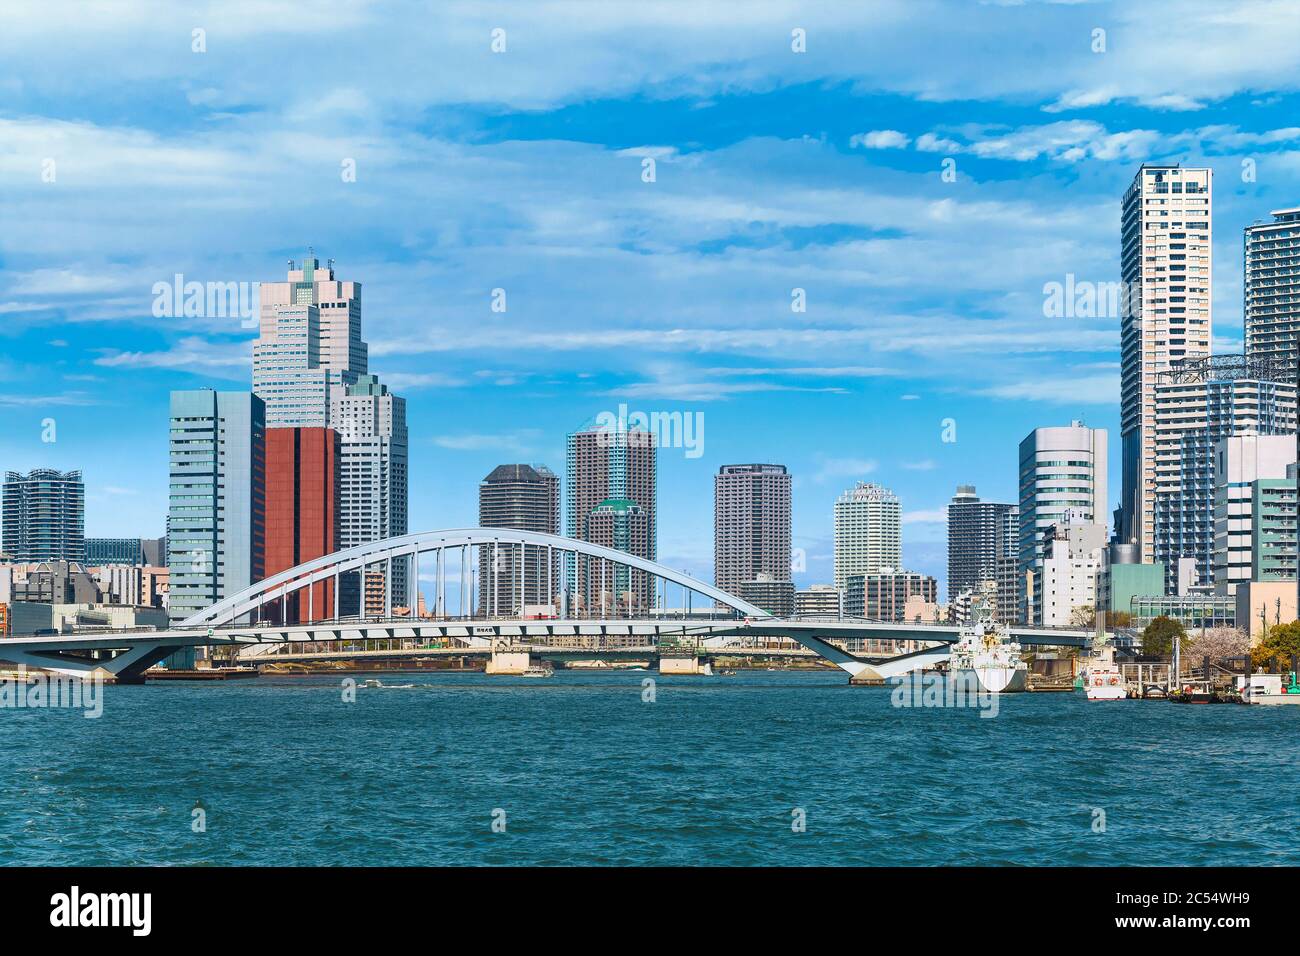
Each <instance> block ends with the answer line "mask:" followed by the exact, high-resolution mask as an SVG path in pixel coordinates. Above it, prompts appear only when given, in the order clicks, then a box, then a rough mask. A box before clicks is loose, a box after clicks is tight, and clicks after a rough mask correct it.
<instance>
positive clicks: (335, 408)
mask: <svg viewBox="0 0 1300 956" xmlns="http://www.w3.org/2000/svg"><path fill="white" fill-rule="evenodd" d="M330 423H331V424H330V427H331V428H333V429H334V430H335V431H337V432H338V435H339V454H340V467H339V549H340V550H342V549H344V548H352V547H356V546H357V545H359V544H369V543H371V542H373V541H383V540H384V539H386V538H392V537H397V536H398V535H403V534H406V533H407V531H408V527H407V521H408V516H407V494H408V482H409V475H408V472H407V433H406V400H405V399H403V398H399V397H398V396H396V395H394V394H392V393H391V392H390V391H389V390H388V386H386V385H383V384H381V383H380V382H379V380H378V379H377V378H376V377H375V376H373V375H362V376H359V377H358V379H357V381H356V382H355V383H354V384H352V385H335V386H332V387H331V389H330ZM372 570H373V571H374V573H379V572H380V571H382V570H383V566H382V565H375V566H374V567H373V569H372ZM410 577H411V569H410V568H409V567H408V565H407V562H406V561H394V562H393V587H392V600H393V605H394V606H399V605H405V606H410V603H409V602H410V596H411V595H410V593H409V582H410ZM344 585H346V586H347V590H345V592H344V597H345V600H344V601H343V603H342V604H341V605H340V607H341V609H342V611H343V613H344V614H349V613H355V612H354V611H352V610H351V609H352V608H353V607H354V606H355V600H354V599H353V598H352V595H353V593H354V592H353V591H352V590H351V589H352V588H353V587H357V586H358V585H357V582H356V581H355V580H354V579H353V578H352V577H350V576H349V577H345V578H344V579H342V580H341V581H340V587H341V588H342V587H343V586H344Z"/></svg>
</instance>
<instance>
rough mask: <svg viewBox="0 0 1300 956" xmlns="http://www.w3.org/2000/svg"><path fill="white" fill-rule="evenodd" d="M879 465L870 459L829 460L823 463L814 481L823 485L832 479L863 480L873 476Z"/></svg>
mask: <svg viewBox="0 0 1300 956" xmlns="http://www.w3.org/2000/svg"><path fill="white" fill-rule="evenodd" d="M877 467H878V463H877V462H876V461H875V460H873V459H870V458H827V459H825V460H824V461H822V463H821V467H820V468H818V470H817V472H816V474H814V475H813V481H815V482H817V483H818V484H822V483H824V482H826V481H827V480H829V479H831V478H854V479H858V480H860V479H862V478H865V477H866V476H867V475H869V474H871V473H872V472H873V471H875V470H876V468H877Z"/></svg>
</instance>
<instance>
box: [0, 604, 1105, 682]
mask: <svg viewBox="0 0 1300 956" xmlns="http://www.w3.org/2000/svg"><path fill="white" fill-rule="evenodd" d="M958 631H959V628H958V626H957V625H955V624H900V623H893V622H882V621H866V620H860V619H829V618H782V619H778V618H772V617H764V618H721V617H719V618H701V617H691V618H682V617H671V616H666V617H662V618H645V619H640V620H627V619H616V618H611V619H602V620H585V619H575V620H556V619H551V620H519V619H513V618H512V619H496V620H474V619H470V620H465V619H455V620H436V621H435V620H424V619H418V620H412V619H410V618H389V619H387V620H364V621H363V620H351V621H334V622H319V623H314V624H310V625H288V626H284V625H275V624H260V625H257V626H248V625H243V626H236V625H230V626H217V627H211V628H205V627H184V628H173V629H170V630H166V631H146V630H140V631H114V632H111V633H99V634H70V635H50V636H32V637H14V638H7V639H3V640H0V660H7V661H10V662H11V663H14V664H20V665H26V666H28V667H39V668H45V669H47V670H53V671H58V672H61V673H67V674H73V675H80V676H85V675H87V674H90V673H93V672H95V671H100V672H103V673H104V674H105V675H106V676H111V677H115V678H117V679H119V680H123V681H127V680H133V679H135V680H138V679H139V678H140V676H141V674H142V673H143V671H144V670H145V669H146V668H148V667H149V666H152V665H153V664H155V663H157V662H159V661H161V660H162V659H163V658H165V657H167V656H168V655H169V654H171V653H173V652H175V651H177V650H180V649H182V648H186V647H203V646H207V647H222V646H231V645H237V646H239V647H240V649H241V650H240V657H241V658H245V657H253V658H255V657H258V656H261V654H260V653H258V651H261V652H265V651H266V650H270V648H271V647H272V646H274V645H280V644H286V643H320V642H323V641H340V642H341V641H374V640H414V641H417V642H421V643H424V642H432V641H449V642H454V643H456V644H459V645H460V647H461V648H462V650H461V653H465V652H478V653H490V652H491V651H492V650H493V648H494V646H499V645H500V644H501V643H502V642H508V643H512V644H517V645H522V644H531V643H532V642H533V640H534V639H536V641H537V643H539V644H546V645H550V647H548V649H558V648H555V647H554V645H551V644H550V642H551V641H552V640H554V639H557V638H566V637H568V638H582V637H602V636H603V637H605V638H623V639H626V638H633V637H640V638H644V639H646V640H647V642H656V643H657V642H658V641H659V640H660V639H664V638H668V639H672V640H674V641H681V640H683V639H686V640H692V641H693V642H695V643H696V644H698V650H699V652H700V653H702V654H705V655H712V654H717V653H719V652H721V653H726V652H727V651H728V650H732V646H733V645H735V644H739V645H741V646H740V647H735V648H734V649H735V650H743V644H744V639H745V638H772V637H787V638H790V639H791V640H794V641H797V642H798V643H800V644H802V645H803V646H805V647H807V648H808V649H809V650H811V651H813V652H814V653H816V654H819V655H820V656H822V657H825V658H827V659H828V660H830V661H832V662H833V663H835V664H837V665H838V666H840V667H841V668H843V669H844V670H846V671H848V673H849V674H850V675H853V676H857V675H858V674H860V673H861V672H863V671H867V670H872V671H876V672H878V673H879V674H880V676H889V675H888V674H887V673H886V669H885V668H882V667H880V666H878V665H877V664H876V663H875V662H873V661H872V660H871V659H870V658H866V657H863V656H859V655H857V654H853V653H850V652H849V651H847V650H845V649H844V647H843V646H841V645H842V644H843V642H847V641H855V640H875V641H915V642H921V643H923V644H926V645H930V646H929V647H927V648H924V649H923V650H922V651H917V652H914V653H913V654H905V655H899V656H897V657H895V658H892V659H890V660H891V664H892V665H893V666H890V667H889V668H888V670H889V671H891V672H895V673H902V672H905V671H906V670H908V669H912V668H915V667H919V666H925V665H927V664H930V663H935V662H938V661H940V660H943V659H945V658H946V657H947V656H948V650H947V645H949V644H951V643H952V642H953V641H955V640H956V639H957V637H958ZM1092 636H1093V635H1092V633H1091V632H1090V631H1080V630H1061V629H1053V628H1030V627H1012V628H1011V637H1012V638H1013V639H1015V640H1017V641H1019V642H1020V643H1021V644H1022V645H1025V646H1026V647H1038V646H1066V647H1082V646H1086V645H1087V644H1088V643H1089V642H1090V641H1091V640H1092ZM831 642H834V643H831ZM518 649H519V650H523V648H522V647H520V648H518ZM539 649H540V648H539ZM114 653H115V656H111V657H109V656H108V655H110V654H114ZM876 660H879V658H877V659H876ZM909 665H910V666H909Z"/></svg>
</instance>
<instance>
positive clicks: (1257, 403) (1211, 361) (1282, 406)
mask: <svg viewBox="0 0 1300 956" xmlns="http://www.w3.org/2000/svg"><path fill="white" fill-rule="evenodd" d="M1295 430H1296V386H1295V370H1294V369H1293V368H1287V367H1285V366H1281V365H1279V364H1278V363H1276V362H1270V361H1267V360H1259V361H1248V360H1247V359H1246V358H1245V357H1243V356H1241V355H1224V356H1217V357H1214V358H1205V359H1193V360H1187V361H1183V362H1179V363H1176V364H1174V365H1173V366H1172V367H1171V368H1170V369H1169V370H1168V371H1166V372H1163V373H1161V374H1160V375H1159V376H1158V377H1157V381H1156V386H1155V428H1154V432H1155V453H1156V471H1155V475H1156V484H1155V494H1154V496H1153V505H1154V507H1153V514H1154V517H1155V526H1154V530H1155V540H1154V556H1155V563H1158V564H1162V565H1164V568H1165V575H1166V586H1167V589H1168V591H1169V593H1174V591H1175V590H1177V585H1178V573H1179V571H1178V569H1179V566H1180V564H1181V565H1182V566H1183V567H1184V568H1185V567H1187V566H1188V565H1189V564H1190V565H1192V566H1193V567H1194V580H1193V582H1192V583H1193V584H1197V585H1206V586H1208V585H1210V584H1212V583H1214V578H1215V574H1214V564H1215V558H1214V552H1215V530H1214V522H1215V518H1214V508H1215V505H1214V487H1215V472H1216V467H1215V466H1216V454H1215V451H1216V448H1217V447H1218V445H1219V443H1220V442H1221V441H1222V440H1223V439H1225V438H1230V437H1232V436H1234V435H1246V434H1256V435H1289V434H1291V433H1293V432H1295Z"/></svg>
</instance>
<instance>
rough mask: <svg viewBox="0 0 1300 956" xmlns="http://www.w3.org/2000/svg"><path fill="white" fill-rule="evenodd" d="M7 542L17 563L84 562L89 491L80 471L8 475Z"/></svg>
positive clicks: (0, 521)
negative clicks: (87, 492)
mask: <svg viewBox="0 0 1300 956" xmlns="http://www.w3.org/2000/svg"><path fill="white" fill-rule="evenodd" d="M0 501H2V506H3V512H4V514H3V518H0V531H3V544H2V545H0V551H3V552H4V553H5V554H7V555H9V557H10V558H11V559H12V560H14V561H20V562H27V561H78V562H81V561H85V559H86V527H85V524H86V488H85V485H84V484H83V483H82V480H81V472H79V471H67V472H62V471H55V470H53V469H50V468H37V469H35V470H33V471H30V472H28V473H27V474H25V475H24V474H20V473H19V472H16V471H10V472H6V473H5V482H4V494H3V498H2V499H0Z"/></svg>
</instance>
